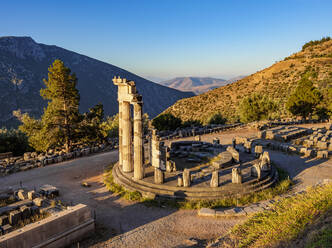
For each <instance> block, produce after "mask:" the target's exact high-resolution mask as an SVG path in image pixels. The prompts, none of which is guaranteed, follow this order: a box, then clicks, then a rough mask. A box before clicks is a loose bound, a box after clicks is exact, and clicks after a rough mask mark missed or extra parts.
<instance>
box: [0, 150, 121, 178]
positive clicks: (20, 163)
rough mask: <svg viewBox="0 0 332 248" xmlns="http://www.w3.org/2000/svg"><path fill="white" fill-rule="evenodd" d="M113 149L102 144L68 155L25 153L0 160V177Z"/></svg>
mask: <svg viewBox="0 0 332 248" xmlns="http://www.w3.org/2000/svg"><path fill="white" fill-rule="evenodd" d="M113 148H117V146H113V145H112V146H106V145H105V144H102V145H99V146H93V147H85V148H78V149H75V150H74V151H72V152H69V153H65V152H64V151H50V152H48V153H37V152H26V153H24V155H23V156H18V157H7V158H4V159H1V158H0V175H1V174H2V175H7V174H11V173H15V172H19V171H26V170H29V169H32V168H36V167H42V166H46V165H49V164H54V163H60V162H63V161H66V160H70V159H74V158H79V157H83V156H88V155H90V154H92V153H97V152H102V151H104V150H106V149H113Z"/></svg>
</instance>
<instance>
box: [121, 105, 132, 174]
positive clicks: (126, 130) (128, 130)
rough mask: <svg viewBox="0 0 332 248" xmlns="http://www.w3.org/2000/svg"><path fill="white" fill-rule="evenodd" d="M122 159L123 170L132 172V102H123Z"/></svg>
mask: <svg viewBox="0 0 332 248" xmlns="http://www.w3.org/2000/svg"><path fill="white" fill-rule="evenodd" d="M121 119H122V161H123V167H122V168H123V171H124V172H132V171H133V163H132V142H131V136H132V124H131V119H130V103H129V102H123V103H122V117H121Z"/></svg>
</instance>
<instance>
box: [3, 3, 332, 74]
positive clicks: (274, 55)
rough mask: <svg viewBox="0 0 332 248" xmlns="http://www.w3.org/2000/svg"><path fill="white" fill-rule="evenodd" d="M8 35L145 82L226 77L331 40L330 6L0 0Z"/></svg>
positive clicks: (259, 67)
mask: <svg viewBox="0 0 332 248" xmlns="http://www.w3.org/2000/svg"><path fill="white" fill-rule="evenodd" d="M11 35H14V36H31V37H32V38H33V39H34V40H36V41H37V42H39V43H45V44H50V45H57V46H60V47H63V48H66V49H69V50H73V51H75V52H78V53H81V54H84V55H87V56H90V57H93V58H96V59H99V60H102V61H105V62H108V63H111V64H113V65H116V66H119V67H121V68H124V69H126V70H129V71H131V72H134V73H136V74H138V75H141V76H144V77H149V78H151V77H157V78H172V77H175V76H214V77H224V78H229V77H232V76H238V75H247V74H251V73H254V72H256V71H258V70H260V69H263V68H265V67H267V66H269V65H272V64H273V63H274V62H276V61H278V60H281V59H283V58H284V57H286V56H288V55H290V54H291V53H293V52H296V51H298V50H300V49H301V46H302V45H303V44H304V43H305V42H306V41H309V40H312V39H320V38H321V37H322V36H332V0H311V1H309V0H288V1H284V0H275V1H273V0H262V1H259V0H246V1H236V0H228V1H222V0H216V1H212V0H211V1H210V0H197V1H196V0H174V1H171V0H151V1H144V0H136V1H134V0H118V1H112V0H109V1H106V0H105V1H99V0H90V1H87V0H86V1H84V0H80V1H78V0H77V1H75V0H65V1H62V0H56V1H54V0H53V1H52V0H49V1H48V0H43V1H39V0H31V1H26V0H15V1H14V0H2V1H1V3H0V36H11Z"/></svg>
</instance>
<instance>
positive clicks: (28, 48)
mask: <svg viewBox="0 0 332 248" xmlns="http://www.w3.org/2000/svg"><path fill="white" fill-rule="evenodd" d="M55 59H61V60H62V61H64V63H65V65H66V66H68V67H70V68H71V70H72V72H75V73H76V75H77V77H78V89H79V91H80V94H81V102H80V110H81V111H87V110H88V108H90V107H92V106H93V105H95V104H97V103H99V102H101V103H103V104H104V109H105V114H106V115H112V114H115V113H116V112H117V100H116V99H117V96H116V95H117V89H116V87H115V86H114V85H113V83H112V78H113V77H114V76H121V77H125V78H127V79H130V80H134V81H135V82H136V84H137V88H138V91H139V92H140V93H141V94H142V95H143V100H144V111H145V112H147V113H148V114H149V115H150V117H154V116H156V115H158V114H159V113H161V112H162V111H163V110H165V109H166V108H167V107H169V106H171V105H172V104H173V103H175V102H176V101H177V100H179V99H181V98H184V97H190V96H193V93H190V92H181V91H178V90H175V89H171V88H168V87H165V86H161V85H159V84H156V83H153V82H151V81H148V80H146V79H144V78H141V77H139V76H137V75H135V74H133V73H130V72H128V71H126V70H123V69H121V68H119V67H116V66H114V65H110V64H107V63H104V62H101V61H98V60H96V59H93V58H89V57H87V56H84V55H81V54H78V53H75V52H72V51H68V50H66V49H63V48H61V47H57V46H49V45H44V44H39V43H36V42H35V41H34V40H33V39H31V38H30V37H0V105H1V108H0V127H1V126H3V125H6V126H12V125H16V124H17V121H16V119H15V118H13V116H12V111H13V110H16V109H21V110H22V111H23V112H28V113H30V114H32V115H33V116H35V117H39V116H40V114H41V113H42V110H43V107H45V106H46V102H45V101H44V100H43V99H42V98H41V97H40V95H39V90H40V89H41V88H42V87H44V83H43V81H42V79H43V78H46V77H47V69H48V67H49V65H50V64H51V63H52V62H53V61H54V60H55Z"/></svg>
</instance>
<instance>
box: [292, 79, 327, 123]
mask: <svg viewBox="0 0 332 248" xmlns="http://www.w3.org/2000/svg"><path fill="white" fill-rule="evenodd" d="M309 76H310V75H309V74H306V75H304V76H303V77H302V79H301V80H300V81H299V83H298V86H297V87H296V89H295V91H294V92H293V94H291V96H290V97H289V98H288V100H287V103H286V108H287V109H288V110H289V112H291V113H292V114H293V115H297V116H302V117H303V118H306V117H308V116H309V115H311V114H312V113H313V112H314V111H315V110H316V106H317V105H318V104H319V103H320V101H321V98H322V96H321V94H320V92H319V90H318V89H317V88H316V87H315V86H314V85H313V83H312V81H311V80H310V79H309Z"/></svg>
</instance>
